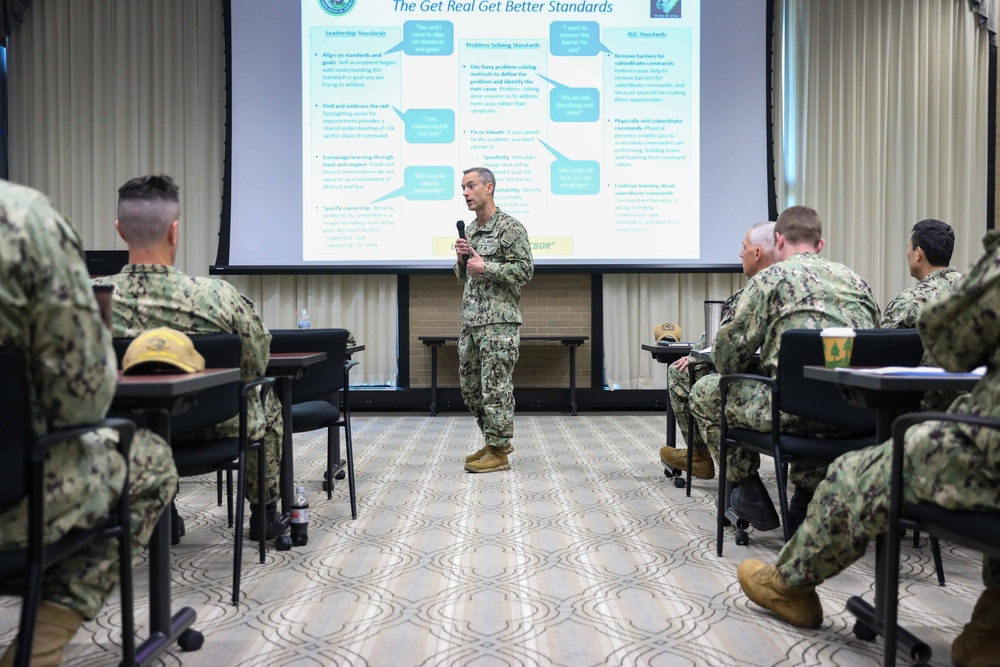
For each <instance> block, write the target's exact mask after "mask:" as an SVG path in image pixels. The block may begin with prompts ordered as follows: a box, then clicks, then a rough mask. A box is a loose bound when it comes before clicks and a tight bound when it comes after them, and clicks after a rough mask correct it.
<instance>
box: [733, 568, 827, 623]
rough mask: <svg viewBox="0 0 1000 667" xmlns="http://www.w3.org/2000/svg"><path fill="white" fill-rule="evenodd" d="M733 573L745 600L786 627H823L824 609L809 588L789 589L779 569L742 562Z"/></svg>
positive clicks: (791, 587)
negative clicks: (790, 625) (784, 622)
mask: <svg viewBox="0 0 1000 667" xmlns="http://www.w3.org/2000/svg"><path fill="white" fill-rule="evenodd" d="M736 573H737V576H738V577H739V580H740V586H741V587H742V588H743V592H744V593H746V594H747V597H748V598H750V599H751V600H753V601H754V602H756V603H757V604H759V605H760V606H761V607H763V608H764V609H769V610H771V611H773V612H774V613H775V614H777V615H778V616H779V617H781V618H782V619H783V620H785V621H787V622H788V623H791V624H792V625H794V626H796V627H799V628H808V629H810V630H814V629H816V628H818V627H819V626H820V624H822V623H823V605H822V603H821V602H820V601H819V596H818V595H817V594H816V589H815V588H813V587H812V586H808V587H793V586H789V585H788V584H786V583H785V580H784V579H782V577H781V574H779V573H778V568H776V567H774V566H773V565H767V564H765V563H762V562H761V561H759V560H745V561H743V562H742V563H740V566H739V568H737V570H736Z"/></svg>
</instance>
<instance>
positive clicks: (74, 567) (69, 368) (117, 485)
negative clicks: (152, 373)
mask: <svg viewBox="0 0 1000 667" xmlns="http://www.w3.org/2000/svg"><path fill="white" fill-rule="evenodd" d="M0 345H2V346H4V347H14V348H18V349H21V350H24V352H25V355H26V360H27V363H28V374H29V382H30V385H31V386H30V401H31V408H32V416H33V424H34V430H35V433H36V434H39V435H43V434H45V433H48V432H51V431H53V430H57V429H62V428H69V427H73V426H79V425H83V424H89V423H93V422H97V421H100V420H101V419H103V418H104V416H105V414H106V413H107V410H108V407H109V406H110V405H111V399H112V398H113V396H114V392H115V382H116V380H117V372H116V367H115V355H114V351H113V349H112V347H111V335H110V333H109V332H108V330H107V328H106V327H105V326H104V323H103V321H102V320H101V318H100V314H99V313H98V310H97V301H96V300H95V299H94V295H93V291H92V290H91V287H90V281H89V278H88V276H87V268H86V266H85V264H84V260H83V250H82V248H81V247H80V242H79V239H78V238H77V236H76V233H75V232H74V231H73V230H72V228H71V227H70V226H69V225H68V224H67V223H66V222H65V220H63V219H62V217H61V216H60V215H59V214H58V213H56V212H55V210H53V208H52V207H51V205H50V204H49V203H48V201H47V200H46V199H45V197H44V196H43V195H41V193H39V192H36V191H34V190H31V189H29V188H25V187H20V186H17V185H12V184H10V183H7V182H6V181H0ZM116 443H117V434H116V433H115V432H114V431H111V430H102V431H99V432H97V433H94V434H89V435H88V436H85V437H83V438H79V439H77V440H72V441H68V442H66V443H63V444H61V445H57V446H56V447H55V448H54V449H53V450H52V451H51V452H50V454H49V456H48V458H47V459H46V473H45V482H46V496H45V499H46V500H45V541H46V543H50V542H53V541H55V540H57V539H58V538H60V537H62V536H63V535H64V534H65V533H67V532H68V531H69V530H70V529H72V528H77V527H80V528H88V527H91V526H94V525H96V524H97V523H98V522H100V521H101V520H102V519H103V518H104V517H105V516H107V514H108V511H109V509H111V508H112V505H113V504H114V503H115V502H116V501H117V499H118V496H119V494H120V493H121V490H122V486H123V485H124V481H125V472H126V468H125V461H124V459H123V458H122V457H121V455H120V454H119V453H118V452H117V451H116V449H115V445H116ZM129 466H130V468H131V470H130V487H129V495H130V500H131V503H132V506H131V519H132V537H133V540H134V544H135V546H136V549H137V550H138V549H141V548H143V547H145V545H146V544H147V543H148V542H149V537H150V535H151V534H152V530H153V527H154V526H155V524H156V520H157V519H158V518H159V516H160V513H161V512H162V511H163V508H164V507H165V506H166V505H167V503H169V502H170V500H171V498H173V494H174V489H175V488H176V486H177V471H176V470H175V468H174V462H173V457H172V456H171V454H170V449H169V448H168V447H167V445H166V443H164V442H163V440H161V439H160V438H158V437H157V436H155V435H153V434H152V433H150V432H149V431H147V430H140V431H138V432H137V433H136V436H135V438H134V439H133V441H132V447H131V455H130V461H129ZM27 533H28V531H27V502H26V501H25V502H21V503H19V504H17V505H14V506H13V507H10V508H8V509H6V510H5V511H4V512H3V513H0V549H7V548H14V547H23V546H25V545H26V544H27ZM117 583H118V550H117V546H116V543H115V541H114V540H104V541H101V542H97V543H94V544H92V545H91V546H89V547H87V548H86V549H84V550H83V551H81V552H80V553H78V554H77V555H76V556H74V557H73V558H71V559H69V560H67V561H65V562H63V563H61V564H59V565H56V566H54V567H53V568H52V569H50V570H48V571H47V572H46V574H45V580H44V588H43V592H42V597H43V598H44V599H45V600H48V601H50V602H56V603H58V604H62V605H65V606H67V607H70V608H72V609H74V610H76V611H77V612H79V613H80V614H81V615H83V616H84V617H85V618H88V619H90V618H94V617H95V616H97V614H98V612H99V611H100V610H101V608H102V607H103V606H104V603H105V602H106V601H107V599H108V597H109V595H110V594H111V591H112V590H113V589H114V587H115V585H116V584H117Z"/></svg>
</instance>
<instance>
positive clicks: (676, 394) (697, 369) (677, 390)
mask: <svg viewBox="0 0 1000 667" xmlns="http://www.w3.org/2000/svg"><path fill="white" fill-rule="evenodd" d="M742 293H743V289H742V288H741V289H738V290H736V292H734V293H733V295H732V296H730V297H729V298H728V299H726V301H725V303H723V304H722V320H721V321H720V326H721V325H722V324H726V323H728V322H729V321H730V320H731V319H733V303H735V302H736V299H738V298H739V297H740V295H741V294H742ZM707 345H708V342H707V341H706V340H705V332H704V331H703V332H702V333H701V336H699V337H698V340H696V341H695V342H694V343H692V345H691V349H692V350H703V349H705V347H706V346H707ZM714 372H715V371H714V369H713V368H712V364H710V363H708V362H707V361H702V360H701V359H696V358H695V357H691V356H689V357H688V367H687V368H686V369H685V370H678V369H677V368H675V367H674V365H673V364H670V365H668V366H667V394H668V395H669V397H670V409H671V410H673V413H674V419H675V420H676V421H677V425H678V426H679V427H680V429H681V433H683V434H684V438H685V439H686V438H687V434H688V424H689V423H690V420H691V411H690V410H689V409H688V400H689V398H690V396H691V386H692V385H693V384H694V383H693V382H692V381H691V375H690V374H691V373H693V374H694V381H695V382H697V381H698V380H700V379H701V378H703V377H705V376H706V375H708V374H709V373H714ZM691 435H692V439H693V440H694V442H693V443H690V442H689V443H687V444H688V446H689V447H694V448H695V449H697V450H704V449H705V448H706V445H705V442H704V441H703V440H702V439H701V433H700V432H699V431H698V429H697V428H695V429H694V430H693V431H692V432H691Z"/></svg>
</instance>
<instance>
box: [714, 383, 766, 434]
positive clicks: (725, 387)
mask: <svg viewBox="0 0 1000 667" xmlns="http://www.w3.org/2000/svg"><path fill="white" fill-rule="evenodd" d="M734 382H756V383H758V384H762V385H764V386H765V387H767V389H768V391H770V392H771V435H772V436H774V437H776V433H777V430H778V424H779V423H780V421H779V419H780V418H779V414H780V413H779V410H778V404H779V401H778V397H779V396H780V390H779V388H778V383H777V381H775V380H774V379H773V378H769V377H767V376H766V375H754V374H753V373H730V374H729V375H723V376H722V377H721V378H719V393H720V394H721V397H720V399H721V410H720V415H719V417H720V424H721V426H722V437H723V438H726V437H727V435H728V433H729V424H728V422H727V421H726V402H727V400H728V397H729V385H731V384H733V383H734Z"/></svg>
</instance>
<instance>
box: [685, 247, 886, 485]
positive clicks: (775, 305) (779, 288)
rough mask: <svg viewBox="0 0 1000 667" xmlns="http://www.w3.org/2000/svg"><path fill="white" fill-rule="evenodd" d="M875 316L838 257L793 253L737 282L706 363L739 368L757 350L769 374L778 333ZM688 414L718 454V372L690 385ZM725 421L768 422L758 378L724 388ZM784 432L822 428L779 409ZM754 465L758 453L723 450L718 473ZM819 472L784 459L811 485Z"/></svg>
mask: <svg viewBox="0 0 1000 667" xmlns="http://www.w3.org/2000/svg"><path fill="white" fill-rule="evenodd" d="M878 320H879V310H878V304H877V303H876V302H875V297H874V296H873V295H872V291H871V289H870V288H869V287H868V285H867V283H865V281H864V280H862V279H861V277H860V276H858V275H857V274H856V273H854V272H853V271H851V270H850V269H849V268H847V267H846V266H844V265H843V264H838V263H836V262H831V261H829V260H827V259H824V258H822V257H820V256H819V255H818V254H815V253H810V252H801V253H797V254H795V255H792V256H791V257H789V258H788V259H786V260H784V261H782V262H778V263H777V264H773V265H771V266H769V267H768V268H766V269H764V270H762V271H760V272H759V273H758V274H757V275H755V276H754V277H753V278H751V279H750V281H749V282H748V283H747V284H746V286H745V287H744V288H743V294H742V295H741V296H740V299H739V301H737V302H736V304H735V307H734V308H733V311H732V319H731V320H730V321H729V322H727V323H726V324H724V325H722V326H721V327H720V328H719V333H718V334H717V335H716V337H715V343H714V345H713V347H712V362H713V364H714V365H715V368H716V370H718V371H719V373H721V374H723V375H726V374H730V373H742V372H745V371H746V370H747V369H748V368H749V367H750V365H751V363H752V362H753V361H754V355H755V354H756V352H757V350H758V349H760V360H759V366H760V371H761V373H762V374H764V375H767V376H768V377H772V378H773V377H775V375H776V371H777V367H778V345H779V343H780V341H781V335H782V334H783V333H784V332H785V331H788V330H791V329H822V328H824V327H854V328H856V329H871V328H875V327H877V323H878ZM690 410H691V414H692V416H693V417H694V419H695V420H696V423H697V427H698V429H699V430H700V432H701V436H702V438H703V439H704V441H705V443H706V444H707V445H708V447H709V450H710V451H711V452H712V457H713V458H714V459H715V460H716V461H718V459H719V439H720V437H721V434H720V420H721V411H722V399H721V393H720V391H719V376H718V375H709V376H706V377H704V378H702V379H701V380H699V381H698V382H697V383H696V384H695V386H694V387H692V388H691V398H690ZM726 420H727V423H728V424H729V425H730V427H731V428H748V429H754V430H757V431H769V430H770V429H771V395H770V393H769V392H768V391H767V389H766V388H765V387H763V386H762V385H759V384H756V383H754V384H750V383H741V384H737V385H735V386H733V387H731V388H730V392H729V396H728V399H727V402H726ZM779 428H780V429H781V431H782V432H784V433H810V434H815V433H823V432H829V430H830V428H829V427H828V426H825V425H822V424H816V423H813V422H809V421H807V420H804V419H801V418H798V417H793V416H791V415H786V414H784V413H782V415H781V425H780V427H779ZM758 468H760V456H759V455H758V454H756V453H754V452H749V451H746V450H744V449H742V448H738V447H736V448H732V449H730V450H729V461H728V469H727V471H726V477H727V478H728V479H729V480H730V481H732V482H741V481H743V480H744V479H746V478H747V477H749V476H751V475H753V474H755V473H756V472H757V470H758ZM824 476H825V472H824V470H823V469H814V468H810V469H805V468H800V467H798V466H795V465H793V466H791V469H790V472H789V480H790V481H791V482H792V483H793V484H794V485H796V486H799V487H802V488H803V489H813V488H815V487H816V485H817V484H818V483H819V481H820V480H821V479H822V478H823V477H824Z"/></svg>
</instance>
